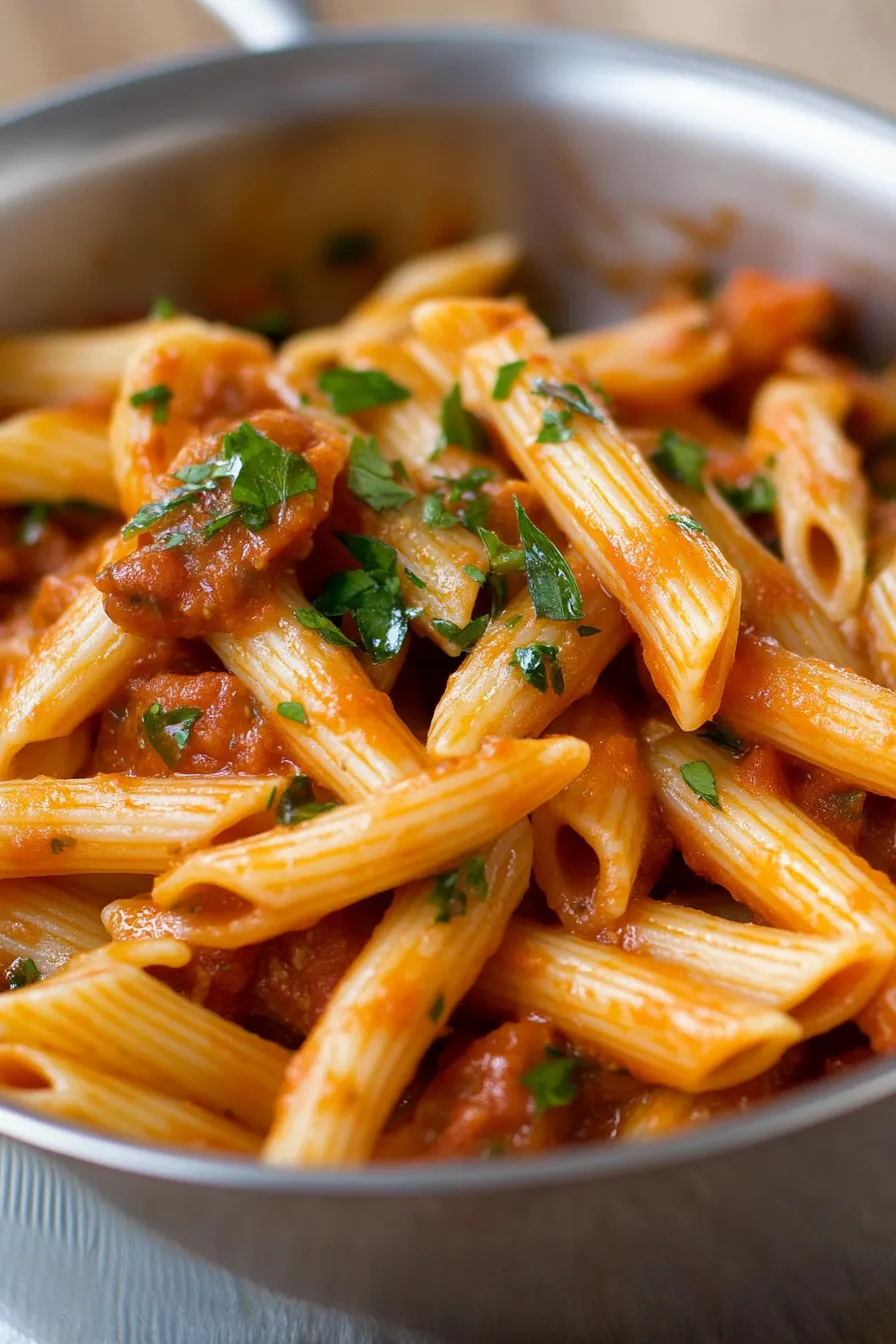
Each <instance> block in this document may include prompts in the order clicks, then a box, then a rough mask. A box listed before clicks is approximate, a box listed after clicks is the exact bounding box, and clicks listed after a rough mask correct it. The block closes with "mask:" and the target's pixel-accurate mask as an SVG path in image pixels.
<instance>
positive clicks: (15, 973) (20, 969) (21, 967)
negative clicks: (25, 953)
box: [5, 957, 40, 989]
mask: <svg viewBox="0 0 896 1344" xmlns="http://www.w3.org/2000/svg"><path fill="white" fill-rule="evenodd" d="M5 979H6V988H7V989H24V988H25V986H26V985H33V984H34V983H35V981H37V980H39V979H40V971H39V970H38V969H37V967H36V966H35V964H34V960H33V958H31V957H15V958H14V959H13V960H12V961H11V962H10V963H9V965H8V966H7V968H6V973H5Z"/></svg>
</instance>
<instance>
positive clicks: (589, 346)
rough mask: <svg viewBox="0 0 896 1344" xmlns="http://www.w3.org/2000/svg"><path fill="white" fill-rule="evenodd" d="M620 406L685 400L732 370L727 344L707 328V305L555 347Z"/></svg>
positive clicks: (673, 308) (658, 314)
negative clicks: (623, 403) (622, 402)
mask: <svg viewBox="0 0 896 1344" xmlns="http://www.w3.org/2000/svg"><path fill="white" fill-rule="evenodd" d="M554 348H555V350H556V352H557V355H558V357H559V358H560V359H564V360H571V361H572V362H573V363H574V364H578V365H580V366H581V367H582V368H583V369H584V370H585V373H586V375H587V376H588V378H591V379H594V380H595V381H596V382H598V383H600V385H601V387H602V388H603V389H605V390H606V392H608V393H609V395H610V396H611V397H614V398H618V399H619V400H620V401H631V402H638V403H642V404H644V403H646V404H648V405H649V404H651V403H654V402H669V401H675V400H678V399H681V400H684V399H687V398H690V397H696V396H699V395H700V393H701V392H706V391H708V389H709V388H711V387H716V386H717V385H718V384H719V383H721V382H723V381H724V380H725V378H727V377H728V375H729V373H730V372H731V369H732V360H731V340H730V338H729V336H728V335H727V334H726V332H724V331H723V330H722V329H721V328H720V327H717V326H713V325H712V324H711V322H710V311H709V307H708V305H707V304H705V303H678V304H669V305H667V306H665V307H662V308H657V309H655V310H653V311H650V312H647V313H643V314H642V315H641V316H640V317H636V318H633V319H632V321H630V322H619V323H616V324H615V325H614V326H612V327H605V328H603V329H602V330H600V331H592V332H588V331H584V332H577V333H575V334H573V335H572V336H564V337H563V338H562V340H559V341H557V342H556V344H555V347H554Z"/></svg>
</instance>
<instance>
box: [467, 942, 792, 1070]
mask: <svg viewBox="0 0 896 1344" xmlns="http://www.w3.org/2000/svg"><path fill="white" fill-rule="evenodd" d="M472 998H473V1002H474V1004H475V1005H476V1007H477V1008H479V1009H480V1010H485V1011H487V1012H490V1013H492V1012H493V1013H498V1014H501V1015H503V1016H519V1017H523V1016H525V1015H526V1014H527V1013H537V1014H538V1015H539V1016H544V1017H546V1018H547V1019H548V1021H550V1022H552V1023H553V1024H554V1025H555V1026H556V1027H558V1028H559V1029H560V1030H561V1031H563V1032H565V1033H566V1034H567V1035H568V1036H569V1037H571V1039H572V1040H573V1041H575V1042H578V1043H579V1044H580V1045H582V1046H584V1047H590V1048H591V1049H592V1050H597V1051H599V1052H600V1053H601V1054H606V1055H608V1056H609V1057H610V1058H611V1059H614V1060H616V1061H617V1062H618V1063H621V1064H623V1065H624V1066H625V1068H627V1069H628V1070H629V1072H631V1073H633V1074H634V1075H635V1077H636V1078H642V1079H643V1080H644V1081H645V1082H649V1083H661V1084H663V1085H665V1086H667V1087H677V1088H680V1089H681V1090H682V1091H684V1092H704V1091H707V1090H708V1089H710V1088H716V1087H728V1086H731V1085H732V1084H733V1083H738V1082H743V1081H744V1080H745V1079H747V1078H752V1077H754V1076H755V1075H756V1074H757V1073H761V1072H762V1071H763V1070H764V1069H768V1068H771V1066H772V1065H773V1064H775V1063H776V1062H777V1061H778V1059H780V1057H781V1055H782V1054H783V1053H784V1051H785V1050H786V1049H787V1047H788V1046H790V1045H793V1044H794V1042H795V1041H797V1040H799V1038H800V1036H801V1035H802V1033H801V1031H800V1028H799V1027H798V1026H797V1024H796V1022H794V1021H793V1019H792V1018H790V1017H787V1016H786V1015H785V1014H784V1013H781V1012H778V1011H777V1010H776V1009H774V1008H770V1007H768V1006H766V1005H765V1004H759V1003H756V1002H755V1001H754V1000H752V999H747V998H743V997H741V996H740V995H739V994H735V993H732V991H731V990H729V989H727V988H725V987H724V986H721V985H713V984H710V983H709V982H708V981H705V980H701V979H699V978H698V977H694V976H690V975H688V974H687V972H686V971H684V970H683V969H682V968H681V967H679V966H673V965H670V964H668V963H665V962H660V961H656V960H654V959H653V958H652V957H644V956H636V955H634V954H632V953H630V952H624V951H622V950H621V949H620V948H618V947H607V946H605V945H604V944H602V943H589V942H584V941H583V940H582V939H579V938H574V937H573V936H572V935H571V934H568V933H565V932H560V931H558V930H556V929H550V928H544V927H543V926H541V925H539V924H535V923H533V922H532V921H530V920H527V919H520V918H515V919H513V920H511V922H510V925H509V926H508V929H507V933H506V934H505V936H504V941H503V942H502V943H501V946H500V948H499V949H498V951H497V953H496V954H495V956H494V957H492V959H491V961H489V962H488V963H487V965H486V967H485V969H484V971H483V973H482V975H481V976H480V978H479V980H478V981H477V983H476V988H475V991H474V993H473V996H472Z"/></svg>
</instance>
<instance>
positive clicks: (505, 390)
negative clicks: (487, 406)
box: [492, 359, 526, 401]
mask: <svg viewBox="0 0 896 1344" xmlns="http://www.w3.org/2000/svg"><path fill="white" fill-rule="evenodd" d="M525 367H526V360H525V359H514V360H511V362H510V363H509V364H502V365H501V367H500V368H499V369H498V372H497V375H496V377H495V385H494V387H493V388H492V401H506V400H507V398H508V397H509V396H510V394H511V392H512V391H513V385H514V383H515V382H516V380H517V378H519V376H520V374H521V373H522V371H523V369H524V368H525Z"/></svg>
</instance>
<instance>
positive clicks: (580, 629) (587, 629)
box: [576, 625, 600, 639]
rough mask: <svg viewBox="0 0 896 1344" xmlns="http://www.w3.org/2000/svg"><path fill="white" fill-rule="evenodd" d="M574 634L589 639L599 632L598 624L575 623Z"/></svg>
mask: <svg viewBox="0 0 896 1344" xmlns="http://www.w3.org/2000/svg"><path fill="white" fill-rule="evenodd" d="M576 634H577V635H579V636H580V637H581V638H582V639H590V638H591V636H592V635H599V634H600V626H599V625H577V626H576Z"/></svg>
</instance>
